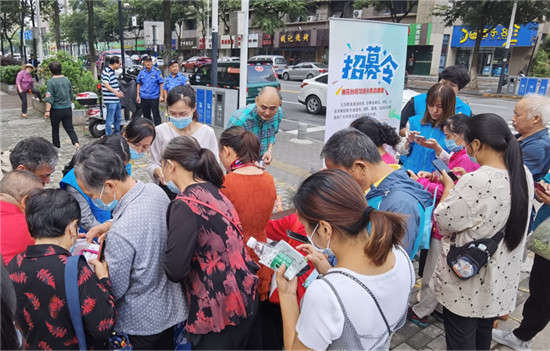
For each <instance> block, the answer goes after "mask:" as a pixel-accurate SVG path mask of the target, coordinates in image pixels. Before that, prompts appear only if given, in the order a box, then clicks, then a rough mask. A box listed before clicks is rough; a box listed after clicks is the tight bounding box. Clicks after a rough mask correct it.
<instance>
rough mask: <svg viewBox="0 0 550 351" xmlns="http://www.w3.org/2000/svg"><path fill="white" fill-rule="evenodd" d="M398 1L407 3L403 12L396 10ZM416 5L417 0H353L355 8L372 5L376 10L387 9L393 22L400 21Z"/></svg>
mask: <svg viewBox="0 0 550 351" xmlns="http://www.w3.org/2000/svg"><path fill="white" fill-rule="evenodd" d="M399 3H405V4H406V5H407V6H406V10H405V12H403V13H400V11H399V10H398V5H399ZM417 5H418V0H410V1H406V0H356V1H354V2H353V7H354V8H355V9H362V8H363V7H374V8H375V9H376V10H377V11H383V10H385V9H388V10H389V11H390V16H391V19H392V22H394V23H400V22H401V21H402V20H403V18H405V17H407V15H408V14H409V13H410V12H411V11H412V10H413V9H414V8H415V7H416V6H417Z"/></svg>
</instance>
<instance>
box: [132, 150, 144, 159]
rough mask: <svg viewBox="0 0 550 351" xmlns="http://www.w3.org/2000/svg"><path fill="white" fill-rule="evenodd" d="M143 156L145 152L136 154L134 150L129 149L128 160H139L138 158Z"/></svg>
mask: <svg viewBox="0 0 550 351" xmlns="http://www.w3.org/2000/svg"><path fill="white" fill-rule="evenodd" d="M143 155H145V152H137V151H136V150H134V149H132V148H131V147H130V158H131V159H132V160H139V159H140V158H142V157H143Z"/></svg>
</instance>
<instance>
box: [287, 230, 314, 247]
mask: <svg viewBox="0 0 550 351" xmlns="http://www.w3.org/2000/svg"><path fill="white" fill-rule="evenodd" d="M286 235H288V237H289V238H291V239H294V240H296V241H299V242H301V243H302V244H309V240H307V236H305V235H302V234H300V233H296V232H293V231H292V230H287V231H286Z"/></svg>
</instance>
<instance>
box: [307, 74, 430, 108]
mask: <svg viewBox="0 0 550 351" xmlns="http://www.w3.org/2000/svg"><path fill="white" fill-rule="evenodd" d="M327 83H328V73H324V74H321V75H319V76H317V77H315V78H312V79H306V80H304V82H303V83H302V85H301V86H300V88H301V89H300V93H299V94H298V101H299V102H301V103H302V104H304V105H306V110H307V112H309V113H312V114H318V113H320V112H321V110H322V109H324V108H326V107H327ZM419 94H420V93H417V92H416V91H414V90H410V89H404V90H403V100H402V102H401V109H403V107H405V105H406V104H407V102H409V100H410V99H411V98H412V97H413V96H416V95H419Z"/></svg>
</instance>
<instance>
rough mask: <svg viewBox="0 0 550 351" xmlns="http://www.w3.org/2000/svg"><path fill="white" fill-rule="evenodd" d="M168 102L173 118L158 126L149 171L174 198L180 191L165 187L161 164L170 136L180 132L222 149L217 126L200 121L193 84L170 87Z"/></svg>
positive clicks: (213, 150) (204, 143) (169, 113)
mask: <svg viewBox="0 0 550 351" xmlns="http://www.w3.org/2000/svg"><path fill="white" fill-rule="evenodd" d="M166 105H167V110H168V115H169V116H170V122H168V123H163V124H161V125H158V126H156V128H155V129H156V138H155V140H154V141H153V143H152V144H151V157H150V158H149V162H148V163H147V171H148V172H149V175H150V176H151V178H153V180H154V181H155V182H157V183H158V184H159V185H160V186H161V187H162V188H163V189H164V191H165V192H166V194H168V197H170V199H174V198H175V197H176V195H177V194H175V193H173V192H171V191H170V190H168V189H167V188H166V186H165V184H166V179H165V177H164V173H163V172H162V167H161V164H160V159H161V155H162V150H163V149H164V147H165V146H166V145H167V144H168V143H169V142H170V140H172V139H174V138H175V137H178V136H192V137H193V138H195V139H196V140H197V141H198V142H199V144H200V145H201V147H203V148H206V149H209V150H210V151H212V153H213V154H214V155H217V154H218V151H219V149H218V141H217V139H216V134H215V133H214V129H212V128H211V127H209V126H207V125H205V124H202V123H199V122H198V121H199V113H198V112H197V94H196V92H195V90H194V89H193V88H192V87H191V86H189V85H180V86H177V87H175V88H173V89H172V90H170V92H169V93H168V98H167V99H166ZM216 159H217V156H216Z"/></svg>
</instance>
